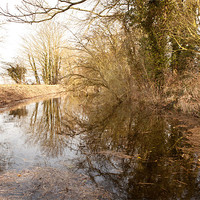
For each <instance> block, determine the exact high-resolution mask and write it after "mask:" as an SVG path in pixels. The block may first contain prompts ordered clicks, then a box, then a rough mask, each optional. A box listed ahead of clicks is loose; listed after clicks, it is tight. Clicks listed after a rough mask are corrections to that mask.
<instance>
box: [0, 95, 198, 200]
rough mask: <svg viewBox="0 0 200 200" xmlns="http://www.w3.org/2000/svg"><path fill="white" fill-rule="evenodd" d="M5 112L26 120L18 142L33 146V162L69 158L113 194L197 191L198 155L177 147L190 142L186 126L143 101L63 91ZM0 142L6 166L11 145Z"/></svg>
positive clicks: (181, 195) (164, 195)
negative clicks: (83, 96) (134, 102)
mask: <svg viewBox="0 0 200 200" xmlns="http://www.w3.org/2000/svg"><path fill="white" fill-rule="evenodd" d="M9 115H13V116H18V120H19V121H17V123H19V122H23V123H24V121H26V122H27V123H28V125H27V127H28V131H25V132H24V133H23V134H24V137H25V142H24V143H23V142H21V143H22V145H28V146H29V147H30V146H32V147H34V148H36V147H37V151H32V154H33V152H34V154H35V156H38V155H39V156H40V157H39V158H37V163H36V162H35V161H34V160H32V162H33V164H32V165H36V164H38V163H42V160H43V159H44V156H45V157H47V158H48V160H50V161H52V162H55V163H56V164H53V166H58V165H60V166H59V167H64V166H66V164H67V165H68V166H69V163H71V164H72V163H73V167H72V168H73V170H75V171H78V172H80V173H86V174H87V175H89V176H90V178H91V180H92V181H93V183H94V184H96V185H102V186H104V187H105V188H106V189H108V190H109V191H111V192H112V193H113V194H114V198H115V199H192V198H194V199H195V198H198V197H199V195H200V194H199V193H200V192H199V191H200V190H199V189H200V188H199V187H200V185H199V183H200V181H199V180H200V176H199V165H198V164H197V160H198V157H197V155H195V154H193V153H191V154H190V155H187V156H186V153H185V152H184V151H183V148H182V147H188V146H189V145H190V144H189V143H188V141H187V140H186V137H185V135H186V134H187V129H182V128H180V127H179V126H178V125H179V124H180V122H179V121H177V120H174V119H171V118H166V117H164V116H163V115H161V114H159V113H157V112H156V111H152V110H149V109H148V107H145V106H143V105H140V106H134V105H132V103H131V102H124V103H121V104H117V103H116V102H112V101H102V99H101V98H99V97H95V98H93V99H87V101H86V100H85V99H81V98H78V97H73V96H67V97H65V98H64V97H63V98H62V99H59V98H58V99H51V100H47V101H44V102H43V103H36V104H35V105H32V106H27V107H26V108H23V109H18V110H16V111H12V112H10V113H9ZM25 119H26V120H25ZM23 123H21V125H20V127H23V126H25V125H24V124H23ZM27 127H26V130H27ZM20 130H21V129H20ZM7 140H9V139H8V138H7ZM7 144H8V143H7ZM3 145H4V143H3V142H0V149H1V148H3V149H4V150H3V151H1V154H0V170H5V169H6V166H5V164H6V165H9V157H10V156H11V153H8V152H9V149H10V147H9V146H8V147H6V148H5V146H3ZM5 149H8V151H6V150H5ZM38 149H39V150H38ZM22 154H26V152H23V153H22ZM55 158H56V159H57V160H55ZM4 160H7V161H6V162H3V161H4ZM15 162H16V161H15ZM52 162H51V164H52ZM59 163H60V164H59ZM67 169H69V167H68V168H67Z"/></svg>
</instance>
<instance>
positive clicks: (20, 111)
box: [10, 106, 28, 119]
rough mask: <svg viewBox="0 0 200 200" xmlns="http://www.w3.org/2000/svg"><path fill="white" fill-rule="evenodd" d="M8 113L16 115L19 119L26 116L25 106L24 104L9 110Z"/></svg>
mask: <svg viewBox="0 0 200 200" xmlns="http://www.w3.org/2000/svg"><path fill="white" fill-rule="evenodd" d="M10 115H12V116H13V117H18V118H19V119H20V118H21V117H24V116H27V115H28V111H27V109H26V106H24V107H23V108H19V109H16V110H11V111H10Z"/></svg>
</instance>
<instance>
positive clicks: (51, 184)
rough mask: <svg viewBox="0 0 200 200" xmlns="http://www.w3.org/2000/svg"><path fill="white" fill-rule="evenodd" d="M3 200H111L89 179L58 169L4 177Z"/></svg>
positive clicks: (0, 190) (0, 182) (0, 184)
mask: <svg viewBox="0 0 200 200" xmlns="http://www.w3.org/2000/svg"><path fill="white" fill-rule="evenodd" d="M0 199H4V200H11V199H13V200H14V199H15V200H17V199H20V200H22V199H24V200H27V199H49V200H51V199H52V200H53V199H73V200H76V199H77V200H80V199H91V200H98V199H99V200H100V199H101V200H103V199H104V200H108V199H111V196H110V195H109V194H108V192H105V191H104V190H103V189H102V188H100V187H98V188H97V187H95V185H94V184H92V182H91V181H90V180H89V177H88V176H86V175H81V174H75V173H70V172H69V171H63V170H58V169H55V168H50V167H48V168H47V167H46V168H40V167H36V168H33V169H30V170H28V169H27V170H23V171H21V172H18V173H17V172H16V171H9V172H6V173H4V174H1V175H0Z"/></svg>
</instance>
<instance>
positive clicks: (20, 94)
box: [0, 85, 65, 109]
mask: <svg viewBox="0 0 200 200" xmlns="http://www.w3.org/2000/svg"><path fill="white" fill-rule="evenodd" d="M64 92H65V88H64V87H63V86H61V85H0V109H2V108H5V107H12V106H15V105H17V104H19V103H22V102H25V101H26V102H27V101H33V100H34V101H35V100H36V99H42V98H47V97H48V98H49V97H51V96H52V97H53V96H55V95H59V94H61V93H64Z"/></svg>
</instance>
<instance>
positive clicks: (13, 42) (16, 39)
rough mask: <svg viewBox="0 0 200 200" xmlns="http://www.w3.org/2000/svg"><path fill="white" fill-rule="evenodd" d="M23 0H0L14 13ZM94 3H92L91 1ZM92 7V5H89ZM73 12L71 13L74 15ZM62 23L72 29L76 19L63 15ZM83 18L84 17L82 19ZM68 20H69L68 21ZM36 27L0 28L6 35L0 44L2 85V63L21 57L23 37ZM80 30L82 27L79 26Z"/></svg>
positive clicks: (19, 24)
mask: <svg viewBox="0 0 200 200" xmlns="http://www.w3.org/2000/svg"><path fill="white" fill-rule="evenodd" d="M20 2H21V0H0V7H2V8H4V9H5V8H6V6H7V5H8V8H9V10H10V11H14V8H15V5H16V4H17V3H20ZM48 2H52V3H53V2H54V4H55V2H57V0H51V1H48ZM91 2H92V1H91ZM89 5H90V3H89ZM72 13H73V12H71V14H72ZM82 15H83V13H79V14H78V15H76V16H79V17H80V16H82ZM58 18H59V19H61V21H64V22H67V21H68V23H67V24H68V26H69V27H70V28H72V27H73V28H75V25H74V19H73V17H70V12H69V11H68V12H67V13H65V14H64V13H63V15H59V16H58ZM80 18H82V17H80ZM67 19H68V20H67ZM0 20H2V18H0ZM34 26H35V25H30V24H23V23H13V22H12V23H6V24H4V25H3V26H2V28H0V36H1V35H4V38H3V41H2V42H0V84H2V83H4V80H3V78H2V77H1V74H2V72H3V70H2V68H3V66H2V62H12V61H14V58H16V57H17V56H19V54H20V47H21V45H22V43H23V40H22V37H26V35H29V33H30V32H31V30H33V27H34ZM79 28H80V26H79ZM75 29H76V28H75Z"/></svg>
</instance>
